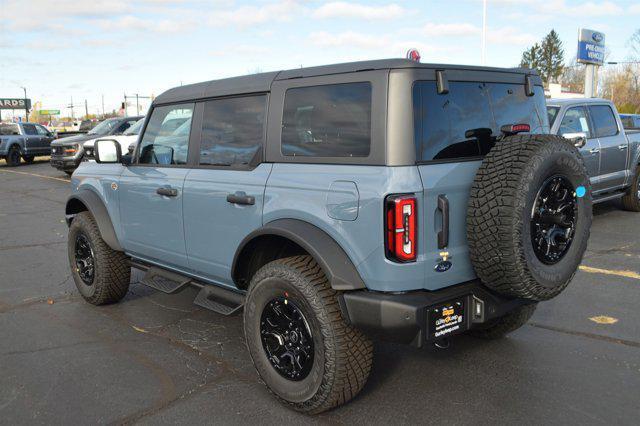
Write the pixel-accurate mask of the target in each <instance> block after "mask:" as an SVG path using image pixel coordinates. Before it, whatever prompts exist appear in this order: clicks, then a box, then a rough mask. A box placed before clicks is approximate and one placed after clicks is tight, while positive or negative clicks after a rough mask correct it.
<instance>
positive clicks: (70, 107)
mask: <svg viewBox="0 0 640 426" xmlns="http://www.w3.org/2000/svg"><path fill="white" fill-rule="evenodd" d="M67 108H69V109H71V119H72V120H75V119H76V118H75V116H74V115H73V96H71V103H70V104H69V105H67Z"/></svg>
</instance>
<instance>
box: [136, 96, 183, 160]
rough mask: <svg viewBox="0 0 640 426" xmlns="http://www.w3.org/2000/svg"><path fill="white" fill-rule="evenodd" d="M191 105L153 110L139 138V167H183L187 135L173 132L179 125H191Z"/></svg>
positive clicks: (170, 106)
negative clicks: (181, 165) (156, 165)
mask: <svg viewBox="0 0 640 426" xmlns="http://www.w3.org/2000/svg"><path fill="white" fill-rule="evenodd" d="M193 107H194V104H193V103H188V104H176V105H165V106H160V107H156V108H154V109H153V112H152V113H151V118H150V119H149V123H148V124H147V127H146V129H145V131H144V134H143V135H142V141H141V142H140V150H139V154H138V155H139V157H138V163H140V164H161V165H175V164H186V163H187V155H188V152H189V134H190V132H189V131H186V132H176V130H177V129H178V127H179V125H178V126H176V123H177V122H179V123H180V124H185V123H186V125H187V126H188V127H189V129H190V125H191V117H192V116H193Z"/></svg>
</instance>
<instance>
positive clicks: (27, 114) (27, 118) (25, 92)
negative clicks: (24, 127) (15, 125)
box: [20, 86, 29, 122]
mask: <svg viewBox="0 0 640 426" xmlns="http://www.w3.org/2000/svg"><path fill="white" fill-rule="evenodd" d="M20 88H21V89H22V90H24V121H25V122H27V121H29V105H28V103H27V88H26V87H22V86H20Z"/></svg>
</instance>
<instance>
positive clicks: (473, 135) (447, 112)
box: [413, 81, 549, 161]
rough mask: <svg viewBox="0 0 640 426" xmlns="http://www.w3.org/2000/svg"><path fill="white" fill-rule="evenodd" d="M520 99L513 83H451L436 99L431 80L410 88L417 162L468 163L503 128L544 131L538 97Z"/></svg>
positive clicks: (541, 100) (541, 94)
mask: <svg viewBox="0 0 640 426" xmlns="http://www.w3.org/2000/svg"><path fill="white" fill-rule="evenodd" d="M534 92H535V94H534V96H526V94H525V90H524V86H523V85H519V84H503V83H482V82H451V83H450V84H449V93H447V94H438V92H437V88H436V83H435V82H434V81H418V82H416V83H415V85H414V88H413V102H414V123H415V138H416V158H417V160H418V161H433V160H436V161H442V160H454V159H456V160H459V159H465V158H467V159H473V158H478V157H482V156H484V155H486V154H487V153H488V152H489V151H490V150H491V148H492V147H493V145H494V144H495V142H496V139H497V138H498V137H499V136H500V135H501V131H500V128H501V127H502V126H504V125H508V124H528V125H529V126H530V127H531V133H540V132H548V130H549V124H548V118H547V111H546V108H545V101H544V92H543V90H542V88H541V87H539V86H536V87H535V88H534Z"/></svg>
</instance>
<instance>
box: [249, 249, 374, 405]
mask: <svg viewBox="0 0 640 426" xmlns="http://www.w3.org/2000/svg"><path fill="white" fill-rule="evenodd" d="M274 307H275V309H274ZM285 311H288V313H286V312H285ZM273 312H280V313H282V312H285V316H286V318H293V320H291V321H292V322H288V321H289V320H288V319H287V320H283V321H284V323H285V324H284V325H285V327H281V325H278V324H280V323H281V321H280V320H278V321H276V320H277V318H276V317H274V315H273V314H272V313H273ZM280 318H282V317H280ZM273 324H276V326H274V325H273ZM299 324H302V326H300V327H298V325H299ZM287 327H289V328H287ZM291 327H294V329H293V331H291V330H292V329H291ZM296 330H298V331H296ZM300 330H302V331H304V330H306V331H307V333H306V334H305V333H302V334H301V336H303V338H302V339H301V338H300V337H297V334H296V333H299V332H300ZM244 331H245V338H246V342H247V348H248V349H249V353H250V354H251V359H252V360H253V364H254V366H255V368H256V370H257V371H258V374H259V376H260V378H261V379H262V380H263V381H264V383H265V384H266V385H267V387H268V388H269V390H270V391H271V392H272V393H273V394H274V395H275V396H276V397H277V398H278V399H279V400H280V401H282V402H284V403H285V404H287V405H288V406H290V407H292V408H294V409H295V410H298V411H301V412H305V413H310V414H316V413H320V412H322V411H325V410H329V409H331V408H333V407H336V406H338V405H341V404H344V403H345V402H347V401H349V400H350V399H352V398H353V397H355V396H356V395H357V394H358V392H360V390H361V389H362V388H363V386H364V384H365V382H366V381H367V378H368V376H369V372H370V371H371V363H372V358H373V354H372V352H373V346H372V343H371V341H370V340H369V339H368V338H367V337H366V336H365V335H364V334H362V332H360V331H359V330H357V329H355V328H353V327H351V326H349V325H348V324H347V323H346V322H345V320H344V318H343V317H342V314H341V310H340V306H339V304H338V292H336V291H335V290H333V289H332V288H331V286H330V285H329V282H328V281H327V278H326V276H325V275H324V273H323V271H322V269H321V268H320V267H319V266H318V264H317V263H316V262H315V260H314V259H313V258H312V257H311V256H294V257H288V258H284V259H279V260H275V261H273V262H271V263H268V264H267V265H265V266H263V267H262V268H261V269H260V270H259V271H258V272H257V273H256V274H255V275H254V276H253V278H252V279H251V286H250V288H249V292H248V294H247V298H246V304H245V308H244ZM292 333H293V334H292ZM294 334H295V336H294ZM274 339H275V340H274ZM292 342H294V344H297V342H305V344H304V345H300V346H301V347H293V346H291V345H292ZM309 342H311V343H309ZM300 349H302V350H303V351H302V352H300V351H299V350H300ZM305 350H306V351H307V352H304V351H305ZM293 359H296V360H300V362H297V363H295V364H294V363H293V362H292V361H291V360H293ZM298 365H299V366H300V368H297V366H298ZM288 374H291V375H292V376H291V377H290V376H288ZM296 374H297V375H296Z"/></svg>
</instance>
